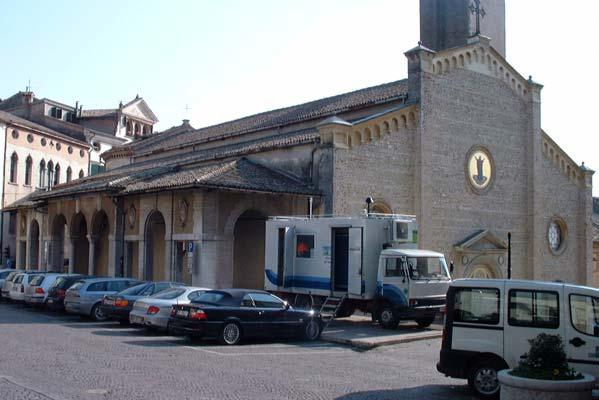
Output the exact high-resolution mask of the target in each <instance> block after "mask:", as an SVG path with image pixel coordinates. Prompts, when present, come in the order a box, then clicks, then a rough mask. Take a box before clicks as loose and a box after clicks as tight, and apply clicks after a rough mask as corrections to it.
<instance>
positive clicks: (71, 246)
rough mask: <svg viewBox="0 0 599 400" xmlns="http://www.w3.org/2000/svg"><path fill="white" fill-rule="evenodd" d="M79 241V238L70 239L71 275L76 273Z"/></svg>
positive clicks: (71, 237)
mask: <svg viewBox="0 0 599 400" xmlns="http://www.w3.org/2000/svg"><path fill="white" fill-rule="evenodd" d="M77 239H78V237H73V236H70V237H69V274H73V273H75V240H77ZM65 240H66V239H65Z"/></svg>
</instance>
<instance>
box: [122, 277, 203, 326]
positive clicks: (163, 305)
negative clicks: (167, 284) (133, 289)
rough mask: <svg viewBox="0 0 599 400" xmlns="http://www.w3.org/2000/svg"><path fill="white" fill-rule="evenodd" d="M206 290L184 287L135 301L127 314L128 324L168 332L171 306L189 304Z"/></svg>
mask: <svg viewBox="0 0 599 400" xmlns="http://www.w3.org/2000/svg"><path fill="white" fill-rule="evenodd" d="M207 290H210V289H208V288H200V287H188V286H184V287H177V288H172V289H167V290H163V291H162V292H160V293H157V294H155V295H153V296H150V297H146V298H144V299H140V300H137V301H136V302H135V303H134V304H133V310H131V313H130V314H129V322H130V323H131V325H137V326H143V327H146V328H148V329H160V330H168V319H169V317H170V314H171V306H173V305H176V304H189V303H190V302H191V301H192V300H193V299H195V298H196V297H198V296H199V295H200V294H202V293H204V292H205V291H207Z"/></svg>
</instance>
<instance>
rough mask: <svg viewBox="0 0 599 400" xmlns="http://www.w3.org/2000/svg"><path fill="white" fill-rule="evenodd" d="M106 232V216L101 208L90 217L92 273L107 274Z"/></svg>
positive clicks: (107, 227) (107, 230) (107, 229)
mask: <svg viewBox="0 0 599 400" xmlns="http://www.w3.org/2000/svg"><path fill="white" fill-rule="evenodd" d="M108 232H109V225H108V216H107V215H106V213H105V212H104V211H103V210H100V211H98V212H96V214H95V215H94V217H93V218H92V234H91V239H92V241H93V244H94V254H93V256H94V257H93V263H94V264H93V267H94V268H93V272H94V275H98V276H108Z"/></svg>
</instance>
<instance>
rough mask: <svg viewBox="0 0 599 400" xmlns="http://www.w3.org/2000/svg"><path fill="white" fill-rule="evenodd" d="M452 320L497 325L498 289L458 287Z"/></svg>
mask: <svg viewBox="0 0 599 400" xmlns="http://www.w3.org/2000/svg"><path fill="white" fill-rule="evenodd" d="M453 321H454V322H466V323H469V324H485V325H497V324H498V323H499V289H494V288H458V289H457V290H456V294H455V303H454V305H453Z"/></svg>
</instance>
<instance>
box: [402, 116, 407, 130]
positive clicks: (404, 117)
mask: <svg viewBox="0 0 599 400" xmlns="http://www.w3.org/2000/svg"><path fill="white" fill-rule="evenodd" d="M400 119H401V125H400V126H401V128H402V129H407V127H408V118H407V117H406V116H405V115H404V114H402V115H401V117H400Z"/></svg>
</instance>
